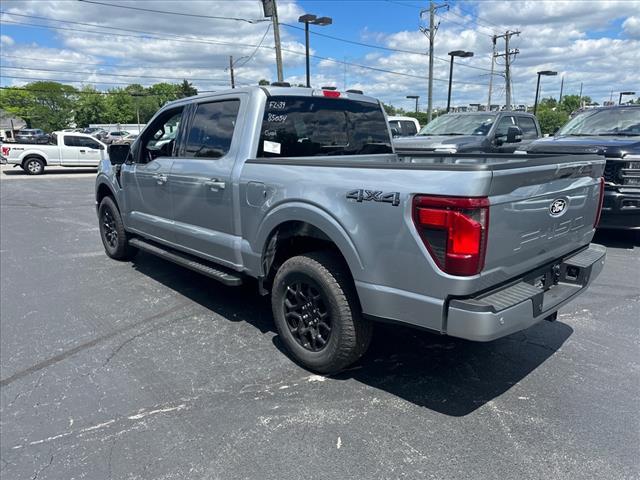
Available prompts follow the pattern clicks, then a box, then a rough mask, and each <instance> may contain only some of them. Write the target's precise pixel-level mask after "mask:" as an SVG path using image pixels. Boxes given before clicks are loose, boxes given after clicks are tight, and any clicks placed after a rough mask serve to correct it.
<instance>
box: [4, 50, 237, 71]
mask: <svg viewBox="0 0 640 480" xmlns="http://www.w3.org/2000/svg"><path fill="white" fill-rule="evenodd" d="M0 58H15V59H19V60H30V61H37V62H54V63H71V64H73V65H93V66H96V67H105V68H110V67H117V68H136V67H157V66H158V64H156V63H136V64H135V65H127V64H116V63H93V62H76V61H73V60H60V59H58V58H35V57H23V56H22V55H5V54H4V53H2V54H0ZM214 66H215V67H216V68H224V67H222V66H220V65H214ZM185 68H188V67H185ZM193 68H194V69H196V70H204V69H205V68H204V67H193Z"/></svg>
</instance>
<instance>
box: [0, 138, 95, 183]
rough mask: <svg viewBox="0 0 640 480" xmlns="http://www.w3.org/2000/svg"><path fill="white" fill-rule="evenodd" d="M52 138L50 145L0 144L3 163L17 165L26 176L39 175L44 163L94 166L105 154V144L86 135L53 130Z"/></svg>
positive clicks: (42, 171)
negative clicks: (0, 145)
mask: <svg viewBox="0 0 640 480" xmlns="http://www.w3.org/2000/svg"><path fill="white" fill-rule="evenodd" d="M52 140H53V142H52V144H50V145H34V144H25V143H12V144H11V145H6V144H5V145H2V147H1V148H0V150H1V153H2V157H3V163H7V164H10V165H19V166H20V167H22V169H23V170H24V171H25V172H26V173H28V174H29V175H40V174H42V173H44V170H45V167H47V166H61V167H97V166H98V164H99V163H100V161H101V160H102V159H103V158H105V157H106V155H105V153H106V145H105V144H104V143H102V142H100V141H99V140H96V139H95V138H93V137H91V136H90V135H85V134H83V133H75V132H54V133H53V134H52Z"/></svg>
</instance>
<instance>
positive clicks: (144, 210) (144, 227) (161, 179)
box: [121, 107, 183, 243]
mask: <svg viewBox="0 0 640 480" xmlns="http://www.w3.org/2000/svg"><path fill="white" fill-rule="evenodd" d="M182 113H183V107H177V108H174V109H169V110H166V111H164V112H161V113H160V114H159V115H158V116H156V117H155V118H154V119H153V120H152V121H151V123H150V124H149V125H148V126H147V127H146V128H145V129H144V131H143V132H142V134H141V135H140V137H139V138H138V141H137V142H136V143H135V144H134V145H133V148H132V150H131V155H130V158H129V160H127V162H125V164H123V165H122V169H121V180H122V187H123V192H124V197H125V199H124V202H123V208H122V209H123V212H122V213H123V214H124V219H125V225H126V227H127V229H129V230H132V231H133V232H135V233H138V234H140V235H142V236H144V237H148V238H151V239H153V240H157V241H160V242H164V243H172V242H173V241H174V231H173V230H174V229H173V225H174V222H173V218H172V203H171V193H170V188H169V187H170V186H169V174H170V173H171V167H172V166H173V162H174V158H175V157H174V155H175V145H176V140H171V141H169V142H164V141H161V140H160V139H161V138H162V137H166V136H167V134H169V133H172V132H174V131H179V130H180V125H181V121H182Z"/></svg>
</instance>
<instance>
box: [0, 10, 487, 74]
mask: <svg viewBox="0 0 640 480" xmlns="http://www.w3.org/2000/svg"><path fill="white" fill-rule="evenodd" d="M0 13H4V12H0ZM57 21H59V22H64V20H57ZM3 22H4V23H9V24H14V25H22V26H27V27H33V28H45V29H52V30H63V31H72V32H80V33H90V34H94V35H109V36H116V37H124V38H135V39H138V40H141V39H142V40H148V39H153V40H170V41H175V42H181V43H196V44H208V45H228V46H233V47H251V48H256V47H258V48H268V49H273V48H274V47H273V46H266V45H262V46H260V45H251V44H243V43H231V42H221V41H214V40H197V39H188V38H184V37H177V38H166V37H164V38H163V37H159V36H157V34H156V33H153V32H145V31H142V30H136V32H138V33H141V34H144V35H154V36H149V37H140V36H138V35H129V34H125V33H115V32H96V31H92V30H83V29H78V28H69V27H60V26H53V25H40V24H34V23H27V22H16V21H11V20H3ZM103 28H104V27H103ZM282 51H283V52H287V53H291V54H294V55H305V53H304V52H298V51H297V50H292V49H288V48H283V49H282ZM310 57H312V58H317V59H320V60H326V61H328V62H332V63H338V64H341V65H349V66H352V67H357V68H362V69H365V70H371V71H376V72H381V73H388V74H390V75H398V76H404V77H409V78H419V79H425V78H426V77H423V76H419V75H412V74H409V73H403V72H396V71H393V70H386V69H383V68H377V67H370V66H368V65H360V64H357V63H352V62H346V61H341V60H336V59H333V58H329V57H323V56H320V55H310ZM475 68H480V67H475ZM434 80H436V81H439V82H447V81H448V80H446V79H443V78H434ZM453 83H459V84H467V85H484V84H479V83H477V82H463V81H461V80H456V81H454V82H453Z"/></svg>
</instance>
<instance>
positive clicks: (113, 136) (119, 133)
mask: <svg viewBox="0 0 640 480" xmlns="http://www.w3.org/2000/svg"><path fill="white" fill-rule="evenodd" d="M127 135H129V132H127V131H126V130H116V131H112V132H109V133H108V134H107V135H105V136H104V138H103V139H102V141H103V142H104V143H106V144H107V145H109V144H111V143H113V142H114V141H115V140H120V139H122V138H124V137H126V136H127Z"/></svg>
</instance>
